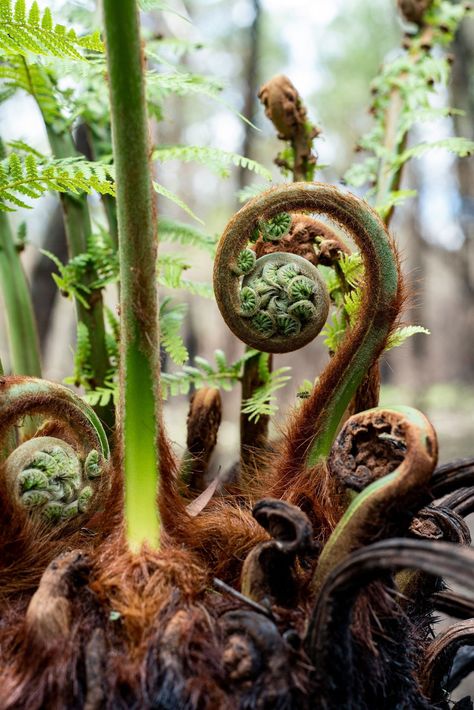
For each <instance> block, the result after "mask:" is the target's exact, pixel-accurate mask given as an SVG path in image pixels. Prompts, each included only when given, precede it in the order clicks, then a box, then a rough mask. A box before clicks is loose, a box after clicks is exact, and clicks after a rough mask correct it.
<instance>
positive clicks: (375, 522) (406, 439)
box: [313, 407, 438, 590]
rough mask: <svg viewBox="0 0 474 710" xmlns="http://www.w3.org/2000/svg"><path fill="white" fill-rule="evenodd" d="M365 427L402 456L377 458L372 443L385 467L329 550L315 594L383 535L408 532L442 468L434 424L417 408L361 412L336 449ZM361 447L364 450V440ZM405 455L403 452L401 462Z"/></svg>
mask: <svg viewBox="0 0 474 710" xmlns="http://www.w3.org/2000/svg"><path fill="white" fill-rule="evenodd" d="M364 427H365V429H366V431H372V434H371V435H372V438H373V439H374V440H376V439H377V438H380V442H379V445H383V443H384V441H385V442H387V441H391V443H392V444H393V445H395V448H396V449H397V454H396V455H395V456H393V454H392V455H391V457H389V458H388V461H387V456H386V455H385V456H384V457H380V456H377V445H375V446H374V441H369V446H368V449H369V451H372V456H373V457H374V462H375V463H376V464H377V465H378V466H379V468H376V470H374V471H373V472H372V482H370V484H369V485H368V486H367V487H366V488H365V489H364V490H362V492H361V493H359V495H358V496H357V497H356V498H354V500H353V501H352V503H351V505H350V506H349V507H348V509H347V510H346V512H345V514H344V515H343V517H342V518H341V520H340V521H339V523H338V525H337V526H336V528H335V530H334V531H333V533H332V535H331V536H330V538H329V540H328V541H327V543H326V545H325V546H324V549H323V552H322V554H321V557H320V558H319V561H318V566H317V568H316V573H315V576H314V578H313V586H314V588H315V590H319V589H320V588H321V585H322V583H323V582H324V580H325V578H326V577H327V575H328V574H329V572H330V571H331V570H332V569H333V568H334V566H335V565H337V564H338V563H339V562H341V561H342V560H343V559H344V558H345V557H346V556H347V555H349V554H350V553H351V552H352V551H354V550H356V549H358V548H360V547H363V546H364V545H367V544H369V543H371V542H373V541H374V540H375V539H380V538H381V537H382V536H384V537H385V536H387V535H390V534H393V533H394V532H395V533H403V532H405V530H406V529H407V528H408V526H409V524H410V521H411V518H412V515H413V512H414V511H415V510H416V509H417V508H419V507H420V505H419V504H420V498H421V497H422V496H423V493H424V492H425V491H426V489H427V486H428V483H429V480H430V478H431V475H432V473H433V470H434V468H435V466H436V461H437V457H438V445H437V440H436V434H435V432H434V430H433V427H432V426H431V424H430V422H429V421H428V420H427V419H426V417H425V416H424V415H423V414H421V412H418V411H417V410H416V409H412V408H411V407H397V408H393V409H382V408H380V409H379V408H377V409H372V410H369V411H367V412H361V413H360V414H356V415H354V416H353V417H351V419H349V420H348V422H347V423H346V424H345V427H344V429H343V430H342V431H341V434H340V435H339V437H338V440H337V442H336V444H335V445H334V447H333V448H339V445H340V442H345V441H347V431H349V432H350V431H352V432H357V433H360V431H361V429H363V428H364ZM374 432H375V436H374ZM367 438H368V439H369V436H367ZM353 441H354V439H353ZM358 448H359V450H360V449H362V448H363V447H361V446H360V442H359V447H358ZM400 452H402V453H403V458H402V460H401V461H400V459H399V454H400ZM343 459H344V457H343ZM345 459H346V461H345V464H346V465H344V464H342V461H340V462H339V466H340V468H343V467H344V468H348V467H349V466H350V456H347V452H346V457H345ZM330 460H331V459H330ZM390 464H392V466H393V465H394V466H395V469H393V468H392V466H391V465H390ZM369 466H370V463H369ZM364 468H365V467H364ZM384 468H385V470H384ZM356 471H357V469H356ZM379 476H381V477H379Z"/></svg>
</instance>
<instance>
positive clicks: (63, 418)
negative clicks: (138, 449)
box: [0, 377, 109, 524]
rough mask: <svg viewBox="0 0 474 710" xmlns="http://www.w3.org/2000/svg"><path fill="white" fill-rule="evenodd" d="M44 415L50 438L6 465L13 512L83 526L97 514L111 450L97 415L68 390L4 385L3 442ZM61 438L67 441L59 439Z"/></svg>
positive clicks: (37, 383)
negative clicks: (20, 424)
mask: <svg viewBox="0 0 474 710" xmlns="http://www.w3.org/2000/svg"><path fill="white" fill-rule="evenodd" d="M29 414H42V415H45V416H46V417H47V418H48V419H49V420H52V419H53V420H54V421H52V422H48V424H47V430H48V433H49V432H51V433H54V432H55V431H57V432H58V436H49V435H48V436H42V435H41V430H40V431H39V435H38V436H36V437H33V438H32V439H29V440H28V441H25V442H24V443H22V444H20V445H19V446H18V447H17V448H16V449H15V450H14V451H13V452H12V453H10V455H9V456H8V458H7V459H6V461H5V462H4V464H3V468H4V477H5V484H6V488H7V493H8V496H9V498H10V500H11V502H12V504H13V506H14V507H15V508H17V509H18V508H19V509H21V510H22V511H24V512H25V513H28V514H30V515H34V516H35V517H36V516H39V517H41V518H42V519H43V520H44V521H45V522H50V523H51V524H57V523H60V522H63V521H64V522H66V521H72V520H77V521H81V520H83V517H82V515H83V514H85V513H88V514H90V513H92V512H94V510H96V509H97V505H98V500H99V498H100V496H99V492H103V491H104V490H105V489H106V487H107V485H108V480H107V476H106V467H107V459H108V457H109V447H108V443H107V437H106V435H105V432H104V430H103V428H102V425H101V423H100V421H99V419H98V418H97V416H96V414H95V413H94V411H93V410H92V409H91V408H90V407H88V406H87V405H86V404H85V403H84V402H83V401H82V400H81V399H80V398H79V397H77V396H76V395H74V394H73V393H72V392H71V391H70V390H68V389H67V388H66V387H62V386H61V385H56V384H53V383H51V382H46V381H45V380H39V379H36V378H31V377H2V378H1V379H0V422H1V425H0V440H1V439H3V438H4V437H5V436H6V435H7V433H8V431H9V429H10V428H11V427H12V426H13V425H14V424H15V423H16V422H17V421H18V420H19V419H21V418H22V417H24V416H25V415H29ZM59 436H61V437H62V436H64V437H65V438H66V439H67V441H66V440H64V439H63V438H59Z"/></svg>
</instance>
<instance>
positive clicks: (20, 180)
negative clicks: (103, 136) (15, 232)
mask: <svg viewBox="0 0 474 710" xmlns="http://www.w3.org/2000/svg"><path fill="white" fill-rule="evenodd" d="M111 178H113V168H112V167H111V166H110V165H105V164H103V163H94V162H91V161H88V160H85V159H84V158H65V159H63V160H53V159H51V160H44V161H42V160H39V159H38V158H37V157H36V156H35V155H34V154H32V153H30V154H27V155H25V156H24V157H19V156H18V155H17V154H16V153H11V154H10V155H9V157H8V158H6V159H5V160H2V161H0V209H2V210H5V211H11V210H12V209H14V207H26V208H29V207H30V205H29V204H28V203H26V202H25V200H24V199H23V198H24V197H28V198H30V199H37V198H38V197H41V196H42V195H43V194H44V193H45V192H47V191H48V190H54V191H56V192H71V193H74V194H79V193H81V192H86V193H91V192H93V191H94V190H95V191H97V192H100V193H101V194H108V195H114V194H115V186H114V183H113V182H112V181H111Z"/></svg>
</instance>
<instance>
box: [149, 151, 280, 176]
mask: <svg viewBox="0 0 474 710" xmlns="http://www.w3.org/2000/svg"><path fill="white" fill-rule="evenodd" d="M153 160H159V161H161V162H165V161H166V160H181V161H182V162H184V163H188V162H196V163H201V164H202V165H205V166H206V167H207V168H209V169H210V170H213V171H214V172H217V174H218V175H220V176H221V177H228V176H229V167H228V166H229V165H235V166H237V167H242V168H246V169H247V170H251V171H253V172H254V173H256V174H257V175H260V176H261V177H263V178H265V179H266V180H271V179H272V174H271V172H270V171H269V170H267V169H266V168H264V167H263V165H260V163H257V162H256V161H255V160H250V158H245V157H244V156H242V155H239V154H238V153H232V152H229V151H227V150H221V149H220V148H212V147H209V146H197V145H173V146H162V147H160V148H157V149H156V150H155V151H154V153H153Z"/></svg>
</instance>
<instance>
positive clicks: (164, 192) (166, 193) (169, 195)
mask: <svg viewBox="0 0 474 710" xmlns="http://www.w3.org/2000/svg"><path fill="white" fill-rule="evenodd" d="M153 189H154V190H155V192H157V193H158V194H159V195H161V196H162V197H166V199H167V200H171V202H174V204H175V205H177V206H178V207H180V208H181V209H182V210H184V212H186V214H188V215H189V216H190V217H192V218H193V219H195V220H196V222H199V223H200V224H204V222H203V221H202V219H199V217H198V216H197V215H195V214H194V212H193V211H192V209H191V207H189V205H187V204H186V202H184V201H183V200H182V199H181V198H180V197H178V195H175V194H174V192H171V190H168V188H166V187H164V185H160V183H158V182H153Z"/></svg>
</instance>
